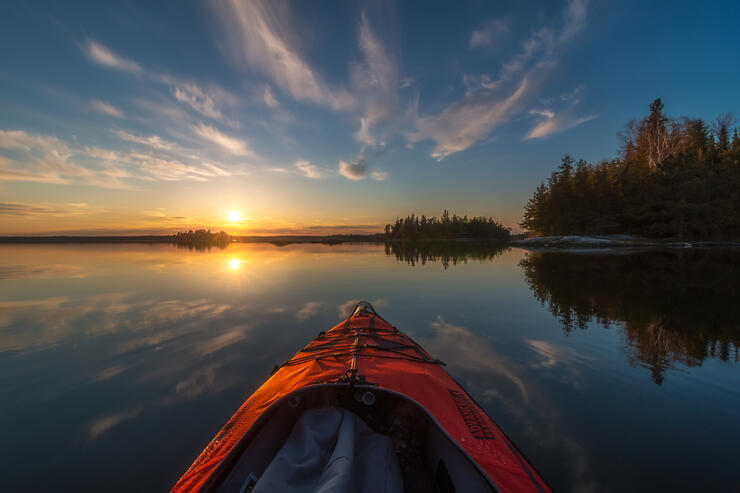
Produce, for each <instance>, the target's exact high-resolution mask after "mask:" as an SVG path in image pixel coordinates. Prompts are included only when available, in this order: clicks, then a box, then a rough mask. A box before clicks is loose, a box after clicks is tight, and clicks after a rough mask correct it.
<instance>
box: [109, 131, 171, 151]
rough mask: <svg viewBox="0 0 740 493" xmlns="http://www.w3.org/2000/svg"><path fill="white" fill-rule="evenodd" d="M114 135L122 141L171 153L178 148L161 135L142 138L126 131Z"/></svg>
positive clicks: (116, 132)
mask: <svg viewBox="0 0 740 493" xmlns="http://www.w3.org/2000/svg"><path fill="white" fill-rule="evenodd" d="M114 133H115V134H116V135H117V136H118V137H120V138H121V139H123V140H126V141H128V142H133V143H136V144H141V145H144V146H147V147H151V148H154V149H159V150H163V151H170V150H173V149H175V148H176V147H177V145H176V144H174V143H172V142H169V141H168V140H166V139H163V138H162V137H160V136H159V135H148V136H141V135H134V134H131V133H128V132H126V131H124V130H117V131H115V132H114Z"/></svg>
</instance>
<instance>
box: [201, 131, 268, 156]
mask: <svg viewBox="0 0 740 493" xmlns="http://www.w3.org/2000/svg"><path fill="white" fill-rule="evenodd" d="M193 132H194V133H195V135H197V136H198V137H200V138H202V139H204V140H206V141H208V142H211V143H213V144H216V145H217V146H219V147H220V148H222V149H224V150H226V151H227V152H229V153H230V154H232V155H234V156H252V155H253V154H254V153H253V152H252V150H251V149H250V148H249V145H248V144H247V143H246V142H245V141H244V140H242V139H239V138H237V137H232V136H230V135H226V134H225V133H223V132H221V131H220V130H219V129H217V128H216V127H214V126H212V125H206V124H203V123H201V124H199V125H197V126H193Z"/></svg>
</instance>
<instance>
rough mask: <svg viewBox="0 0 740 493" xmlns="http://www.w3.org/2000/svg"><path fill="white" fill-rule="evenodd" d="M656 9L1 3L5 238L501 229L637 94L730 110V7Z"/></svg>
mask: <svg viewBox="0 0 740 493" xmlns="http://www.w3.org/2000/svg"><path fill="white" fill-rule="evenodd" d="M525 3H526V5H525ZM660 4H661V5H659V2H639V1H624V2H590V3H589V2H588V1H587V0H570V1H558V2H554V1H553V2H550V1H540V2H478V1H475V2H470V3H467V4H465V5H460V3H459V2H449V3H439V4H434V5H432V4H429V3H428V2H397V3H394V2H391V1H388V2H374V1H373V2H344V1H335V2H320V3H317V2H295V3H293V2H288V3H285V2H281V1H269V2H268V1H265V2H257V1H255V2H246V1H244V2H241V1H236V0H224V1H215V0H214V1H211V2H208V1H206V2H195V1H188V2H173V3H169V4H165V5H156V6H155V5H151V4H150V2H116V4H115V5H113V4H109V3H107V2H88V3H85V2H73V3H72V2H48V3H45V2H33V3H26V2H3V3H2V6H0V66H2V70H0V234H48V233H60V234H62V233H64V234H130V233H165V232H171V231H177V230H182V229H189V228H198V227H207V228H213V229H221V228H223V229H225V230H227V231H229V232H232V233H247V234H249V233H252V234H324V233H328V232H334V233H343V232H365V231H369V232H375V231H380V230H382V226H383V224H385V222H388V221H390V220H392V219H393V218H394V217H396V216H402V215H406V214H407V213H410V212H416V213H418V214H422V213H423V214H427V215H438V214H439V213H441V211H442V209H443V208H448V209H450V210H451V211H454V212H457V213H461V214H470V215H493V216H494V217H497V218H499V219H500V220H502V221H503V222H504V223H505V224H507V225H509V226H512V227H515V225H516V223H517V222H518V221H519V219H520V217H521V210H522V207H523V204H524V203H525V202H526V200H527V198H528V197H529V195H530V194H531V191H532V190H533V189H534V187H536V185H537V184H538V183H539V182H540V181H541V180H542V179H544V178H546V177H547V176H548V175H549V173H550V172H551V171H552V169H553V168H554V167H555V166H556V165H557V163H558V162H559V160H560V157H561V156H562V155H563V154H564V153H566V152H567V153H571V154H573V155H574V156H575V157H576V158H585V159H587V160H591V161H597V160H599V159H602V158H609V157H612V156H613V155H614V154H615V152H616V149H617V147H618V144H619V139H618V137H617V133H618V131H619V130H620V129H621V128H622V127H623V125H624V124H625V123H626V122H627V121H628V120H629V119H632V118H635V117H639V116H641V115H643V114H644V113H645V112H646V108H647V106H648V104H649V102H650V101H651V100H652V99H654V98H656V97H662V98H663V100H664V102H665V103H666V110H667V111H668V112H669V113H670V114H673V115H681V114H688V115H691V116H701V117H704V118H707V119H711V118H713V117H714V116H716V115H717V114H719V113H725V112H735V114H740V107H739V106H738V105H739V103H740V98H738V91H737V88H738V87H740V65H738V63H737V54H738V46H740V35H739V34H738V30H737V28H736V26H737V25H738V24H740V15H739V13H740V12H739V7H738V3H737V2H710V3H707V4H703V5H701V6H699V4H697V3H695V2H660ZM515 229H516V228H515ZM236 265H237V267H238V262H237V264H236ZM232 267H233V266H232Z"/></svg>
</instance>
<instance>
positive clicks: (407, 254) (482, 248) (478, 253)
mask: <svg viewBox="0 0 740 493" xmlns="http://www.w3.org/2000/svg"><path fill="white" fill-rule="evenodd" d="M508 249H509V247H508V246H507V245H506V244H504V243H500V242H462V241H418V242H387V243H386V244H385V254H386V255H394V256H395V257H396V260H397V261H399V262H406V263H408V264H409V265H417V264H421V265H425V264H426V263H427V262H440V263H441V264H442V266H443V267H444V268H445V269H448V268H449V266H450V263H451V264H452V265H457V264H460V263H463V264H466V263H468V260H474V261H476V262H491V261H493V260H494V259H495V258H496V257H498V256H499V255H501V254H502V253H503V252H504V251H506V250H508Z"/></svg>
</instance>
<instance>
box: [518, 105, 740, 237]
mask: <svg viewBox="0 0 740 493" xmlns="http://www.w3.org/2000/svg"><path fill="white" fill-rule="evenodd" d="M622 139H623V145H622V148H621V149H620V152H619V156H618V157H617V158H616V159H612V160H608V161H603V162H601V163H598V164H589V163H587V162H585V161H583V160H580V161H578V162H576V161H575V160H574V159H573V158H572V157H570V156H567V155H566V156H565V157H564V158H563V159H562V162H561V163H560V166H559V167H558V168H557V170H556V171H554V172H553V173H552V175H551V176H550V177H549V178H548V179H547V181H546V182H543V183H542V184H540V186H538V187H537V189H536V190H535V192H534V194H533V195H532V197H531V198H530V199H529V201H528V202H527V204H526V207H525V211H524V219H523V220H522V222H521V223H520V226H521V227H522V228H523V229H525V230H527V231H528V232H529V234H531V235H541V236H551V235H612V234H629V235H640V236H645V237H649V238H658V239H682V240H720V241H721V240H738V239H740V136H739V135H738V129H737V128H735V127H734V120H733V118H732V117H731V116H730V115H723V116H720V117H717V118H716V119H715V120H714V121H712V122H711V123H707V122H705V121H704V120H702V119H700V118H687V117H681V118H671V117H669V116H667V115H666V114H665V113H664V111H663V103H662V101H661V100H660V99H656V100H655V101H653V103H652V104H651V105H650V112H649V114H648V115H647V116H646V117H644V118H642V119H639V120H633V121H632V122H630V123H628V124H627V126H626V129H625V131H624V132H623V134H622Z"/></svg>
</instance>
